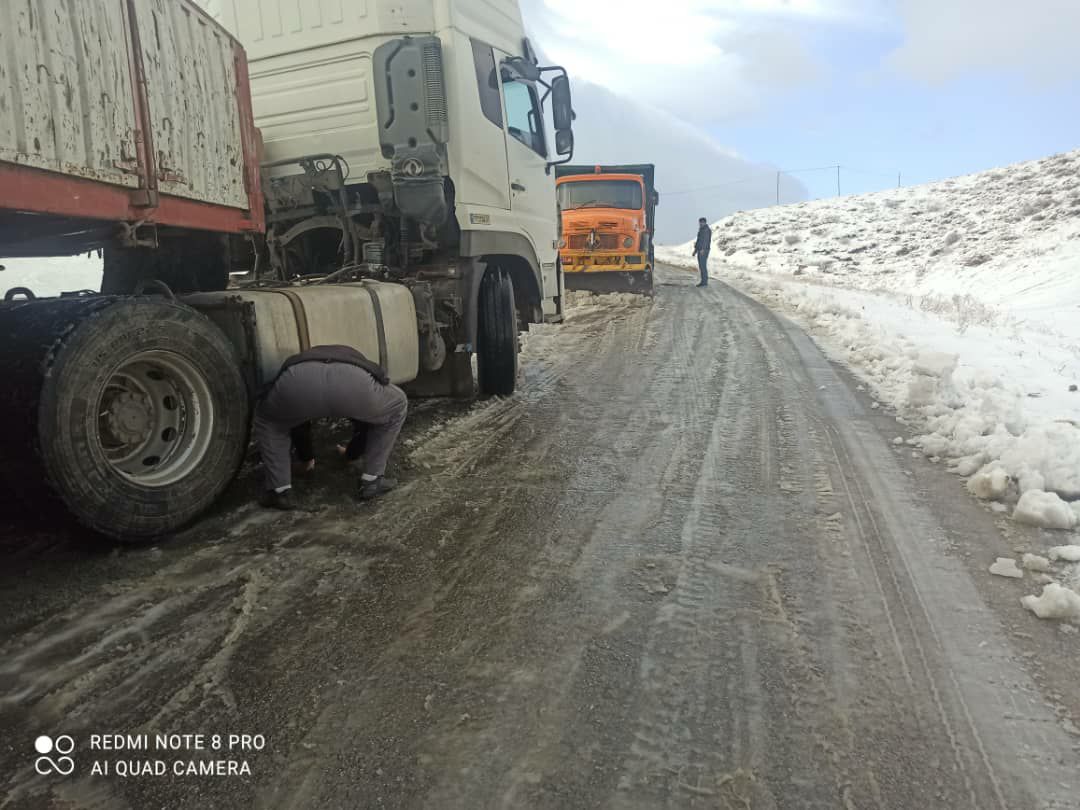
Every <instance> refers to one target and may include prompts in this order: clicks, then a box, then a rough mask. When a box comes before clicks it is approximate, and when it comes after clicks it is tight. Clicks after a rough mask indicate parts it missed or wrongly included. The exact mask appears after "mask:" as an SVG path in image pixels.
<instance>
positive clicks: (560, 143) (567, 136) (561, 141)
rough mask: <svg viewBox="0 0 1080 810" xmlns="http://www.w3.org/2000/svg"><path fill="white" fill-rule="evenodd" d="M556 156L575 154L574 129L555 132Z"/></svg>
mask: <svg viewBox="0 0 1080 810" xmlns="http://www.w3.org/2000/svg"><path fill="white" fill-rule="evenodd" d="M555 154H557V155H560V156H566V155H572V154H574V131H573V130H572V129H559V130H556V131H555Z"/></svg>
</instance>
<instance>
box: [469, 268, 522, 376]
mask: <svg viewBox="0 0 1080 810" xmlns="http://www.w3.org/2000/svg"><path fill="white" fill-rule="evenodd" d="M479 316H480V317H479V323H478V324H477V347H476V354H477V357H476V364H477V372H478V376H479V384H480V393H481V395H483V396H489V397H491V396H496V397H508V396H510V395H511V394H513V393H514V389H515V388H516V387H517V372H518V330H517V310H516V308H515V306H514V284H513V282H512V281H511V280H510V276H509V275H507V274H506V273H505V272H504V271H503V270H500V269H498V268H491V269H489V270H488V271H487V272H486V273H485V274H484V278H483V280H482V281H481V282H480V306H479Z"/></svg>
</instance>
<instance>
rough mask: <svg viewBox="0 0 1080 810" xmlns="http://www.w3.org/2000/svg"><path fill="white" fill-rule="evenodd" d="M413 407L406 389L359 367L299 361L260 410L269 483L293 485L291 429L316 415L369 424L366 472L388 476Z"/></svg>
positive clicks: (258, 436)
mask: <svg viewBox="0 0 1080 810" xmlns="http://www.w3.org/2000/svg"><path fill="white" fill-rule="evenodd" d="M407 411H408V400H407V399H406V398H405V392H403V391H402V390H401V389H400V388H398V387H397V386H396V385H380V384H379V383H378V382H377V381H376V380H375V378H374V377H372V376H371V375H370V374H368V373H367V372H366V371H364V370H363V369H361V368H358V367H356V366H351V365H348V364H346V363H316V362H312V363H300V364H299V365H296V366H293V367H292V368H290V369H288V370H287V371H286V372H285V373H284V374H282V375H281V377H279V378H278V381H277V382H276V383H275V384H274V387H273V389H271V391H270V393H269V394H268V395H267V396H266V398H265V399H264V400H262V401H261V402H260V403H259V405H258V407H257V408H256V409H255V425H254V428H255V443H256V444H257V445H258V447H259V452H260V454H261V455H262V460H263V467H264V469H265V470H266V488H267V489H281V488H283V487H287V486H290V485H291V484H292V459H291V458H290V450H291V448H292V444H293V441H292V436H291V435H290V434H291V431H292V430H293V428H296V427H299V426H300V425H302V424H304V423H305V422H310V421H311V420H313V419H323V418H329V419H352V420H354V421H356V422H363V423H364V424H365V425H367V426H368V430H367V437H366V442H365V445H366V447H365V450H366V453H365V457H364V473H366V474H368V475H382V474H383V472H384V471H385V470H386V462H387V459H388V458H389V457H390V451H391V450H393V448H394V443H395V442H396V441H397V437H398V434H399V433H400V432H401V426H402V425H403V424H404V423H405V415H406V413H407ZM301 449H303V448H301ZM308 452H310V451H308Z"/></svg>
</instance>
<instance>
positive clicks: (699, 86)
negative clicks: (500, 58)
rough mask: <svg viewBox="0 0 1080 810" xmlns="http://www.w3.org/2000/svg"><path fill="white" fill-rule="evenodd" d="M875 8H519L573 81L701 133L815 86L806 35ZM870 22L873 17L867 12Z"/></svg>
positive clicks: (716, 0)
mask: <svg viewBox="0 0 1080 810" xmlns="http://www.w3.org/2000/svg"><path fill="white" fill-rule="evenodd" d="M880 2H881V0H861V2H860V0H663V1H662V2H657V0H588V1H587V2H583V1H582V0H524V1H523V8H524V12H525V18H526V23H527V24H528V25H529V27H530V28H531V29H532V30H533V31H534V32H535V33H536V35H537V37H538V39H539V40H540V41H541V42H542V43H543V45H544V48H545V49H546V51H547V52H548V53H549V54H551V56H552V58H554V59H555V60H556V61H558V62H560V63H561V64H564V65H565V66H566V67H567V68H568V69H569V70H570V72H571V73H572V74H573V75H574V76H576V77H579V78H584V79H587V80H589V81H593V82H596V83H599V84H602V85H604V86H605V87H608V88H610V89H611V90H613V91H615V92H617V93H621V94H623V95H626V96H630V97H633V98H636V99H639V100H642V101H645V102H647V103H650V104H654V105H656V106H658V107H661V108H663V109H665V110H668V111H669V112H673V113H675V114H677V115H679V116H681V117H684V118H686V119H688V120H691V121H694V122H695V123H698V124H703V123H708V122H713V121H731V120H735V119H739V118H743V117H745V116H747V115H749V114H752V113H753V112H755V111H757V110H758V109H760V108H761V107H762V106H763V105H764V104H765V103H767V102H768V101H769V99H770V98H772V97H774V96H775V95H777V94H779V93H783V92H786V91H790V90H794V89H797V88H798V87H800V86H804V85H805V84H807V83H808V82H812V81H815V80H816V79H817V78H819V77H820V76H821V74H822V72H823V66H822V65H820V64H819V63H818V61H817V60H816V59H815V58H814V56H813V55H812V54H811V52H810V50H809V49H808V47H807V46H806V44H805V36H806V33H807V31H808V30H809V27H810V26H813V25H830V26H833V25H852V24H859V25H865V24H867V23H869V22H871V21H873V20H876V19H877V17H876V16H873V15H872V13H871V12H872V11H873V10H876V9H877V8H878V7H879V3H880ZM874 13H875V14H876V11H875V12H874Z"/></svg>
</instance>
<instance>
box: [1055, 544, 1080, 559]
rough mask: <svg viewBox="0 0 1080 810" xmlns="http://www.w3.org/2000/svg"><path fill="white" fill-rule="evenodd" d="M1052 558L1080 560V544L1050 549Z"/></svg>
mask: <svg viewBox="0 0 1080 810" xmlns="http://www.w3.org/2000/svg"><path fill="white" fill-rule="evenodd" d="M1050 559H1051V560H1059V561H1061V562H1071V563H1074V562H1080V546H1058V547H1057V548H1052V549H1050Z"/></svg>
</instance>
